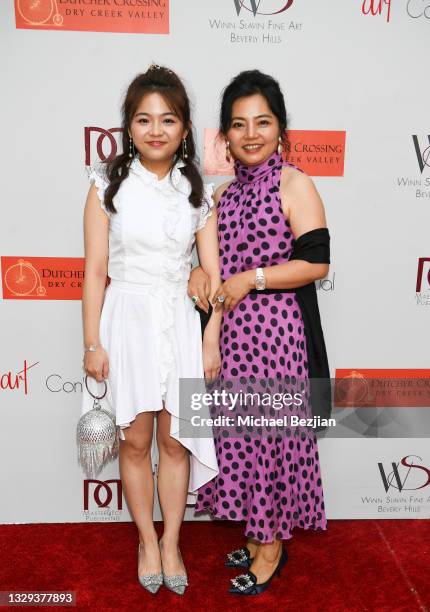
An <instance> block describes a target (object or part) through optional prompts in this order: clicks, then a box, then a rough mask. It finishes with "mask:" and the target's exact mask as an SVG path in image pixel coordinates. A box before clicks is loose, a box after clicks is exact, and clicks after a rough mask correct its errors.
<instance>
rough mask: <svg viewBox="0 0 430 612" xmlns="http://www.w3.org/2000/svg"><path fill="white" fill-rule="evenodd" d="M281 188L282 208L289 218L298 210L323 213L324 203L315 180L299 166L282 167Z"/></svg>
mask: <svg viewBox="0 0 430 612" xmlns="http://www.w3.org/2000/svg"><path fill="white" fill-rule="evenodd" d="M280 190H281V201H282V209H283V211H284V213H285V215H286V216H287V217H288V218H289V217H290V216H291V215H292V213H293V212H294V211H296V210H300V211H301V212H302V213H305V212H306V211H308V212H310V211H313V212H314V213H315V212H317V211H318V212H319V214H320V215H321V214H323V210H324V207H323V203H322V200H321V197H320V195H319V193H318V190H317V188H316V187H315V184H314V182H313V180H312V179H311V178H310V176H308V175H307V174H305V173H304V172H301V171H300V170H298V169H297V168H293V167H291V166H285V167H284V168H283V169H282V174H281V185H280Z"/></svg>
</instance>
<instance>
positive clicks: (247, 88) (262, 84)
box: [219, 70, 288, 150]
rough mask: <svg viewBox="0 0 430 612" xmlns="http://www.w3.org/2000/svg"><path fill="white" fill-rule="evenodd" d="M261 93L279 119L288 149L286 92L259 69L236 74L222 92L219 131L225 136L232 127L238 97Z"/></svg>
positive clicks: (284, 142)
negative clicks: (234, 106) (233, 110)
mask: <svg viewBox="0 0 430 612" xmlns="http://www.w3.org/2000/svg"><path fill="white" fill-rule="evenodd" d="M255 94H261V95H262V96H263V97H264V98H266V100H267V104H268V105H269V108H270V110H271V111H272V113H273V114H274V115H275V117H276V118H277V119H278V121H279V128H280V132H281V133H280V136H281V138H282V142H283V144H284V148H285V149H286V150H288V138H287V134H286V130H287V127H288V118H287V109H286V107H285V100H284V94H283V93H282V89H281V86H280V85H279V83H278V81H277V80H276V79H274V78H273V77H272V76H270V75H269V74H264V73H263V72H260V71H259V70H244V71H243V72H240V73H239V74H238V75H237V76H235V77H234V78H233V79H232V80H231V81H230V83H229V84H228V85H227V87H226V88H225V89H224V91H223V92H222V97H221V110H220V118H219V131H220V133H221V134H223V135H224V136H225V135H226V134H227V132H228V130H229V129H230V127H231V117H232V109H233V104H234V102H235V101H236V100H237V99H238V98H245V97H247V96H253V95H255Z"/></svg>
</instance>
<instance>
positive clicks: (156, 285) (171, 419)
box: [82, 65, 220, 594]
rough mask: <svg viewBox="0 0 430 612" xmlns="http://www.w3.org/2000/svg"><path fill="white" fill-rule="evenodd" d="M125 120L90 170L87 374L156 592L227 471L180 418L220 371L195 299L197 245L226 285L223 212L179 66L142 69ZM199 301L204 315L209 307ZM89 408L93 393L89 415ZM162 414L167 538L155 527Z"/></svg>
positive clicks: (180, 575) (146, 577)
mask: <svg viewBox="0 0 430 612" xmlns="http://www.w3.org/2000/svg"><path fill="white" fill-rule="evenodd" d="M122 119H123V121H122V127H123V151H124V152H123V153H122V154H120V155H118V156H117V157H116V158H115V159H114V160H113V161H111V162H110V163H108V164H103V166H104V167H102V165H99V167H97V168H93V171H92V173H91V176H90V178H91V179H92V180H93V181H94V184H92V185H91V187H90V190H89V193H88V198H87V202H86V206H85V214H84V235H85V283H84V289H83V298H82V301H83V327H84V344H85V351H84V369H85V371H86V373H87V374H88V375H89V376H92V377H93V378H95V379H96V380H97V381H99V382H102V381H103V380H106V383H107V386H108V393H107V399H108V400H109V402H110V404H111V406H112V408H113V410H114V412H115V415H116V424H117V425H118V426H119V427H120V440H121V441H120V454H119V466H120V474H121V480H122V484H123V489H124V493H125V497H126V500H127V505H128V508H129V510H130V513H131V515H132V517H133V519H134V521H135V523H136V526H137V528H138V532H139V549H138V577H139V581H140V583H141V584H142V586H144V587H145V588H146V589H147V590H149V591H151V592H152V593H155V592H156V591H157V590H158V588H159V586H160V585H161V583H162V582H163V581H164V584H165V585H166V586H167V587H168V588H170V589H171V590H173V591H175V592H176V593H179V594H182V593H183V592H184V590H185V587H186V585H187V584H188V582H187V575H186V571H185V568H184V565H183V561H182V558H181V554H180V551H179V545H178V543H179V531H180V527H181V524H182V520H183V516H184V511H185V505H186V501H187V494H188V492H194V491H197V489H198V488H199V487H201V486H202V485H203V484H204V483H205V482H208V481H209V480H211V479H212V478H213V477H214V476H215V475H216V474H217V473H218V466H217V461H216V456H215V450H214V444H213V439H212V438H209V437H206V438H198V437H192V438H183V437H181V436H180V420H179V379H180V378H195V379H198V378H200V379H202V378H203V376H205V377H206V378H213V377H215V376H217V374H218V373H219V368H220V354H219V346H218V345H217V343H212V344H211V341H210V339H208V338H211V337H212V338H213V337H216V336H217V334H216V333H213V332H214V330H216V329H219V325H220V316H219V315H218V313H213V315H212V316H211V318H210V321H209V323H208V325H207V328H206V330H210V332H212V333H210V334H209V336H208V335H207V334H206V332H205V335H204V338H203V345H202V337H201V328H200V317H199V315H198V313H197V311H196V309H195V308H194V305H193V303H192V301H191V300H190V298H189V297H188V295H187V283H188V278H189V274H190V269H191V251H192V248H193V245H194V242H195V241H196V243H197V249H198V253H199V258H200V261H201V263H202V265H203V266H205V268H206V270H209V271H211V273H210V276H211V282H213V286H218V285H219V281H220V277H219V270H218V268H217V264H215V267H214V263H213V262H217V260H218V244H217V241H216V239H214V237H213V236H214V232H212V231H211V226H212V225H213V224H216V211H215V210H212V206H213V202H212V188H211V187H208V186H205V185H204V184H203V182H202V179H201V176H200V174H199V172H198V170H197V168H196V167H195V165H194V157H195V144H194V139H193V134H192V126H191V121H190V105H189V100H188V96H187V93H186V91H185V88H184V86H183V84H182V82H181V81H180V79H179V78H178V77H177V75H176V74H175V73H173V72H172V71H171V70H168V69H167V68H162V67H160V66H154V65H153V66H151V67H150V68H149V69H148V71H147V72H145V73H144V74H141V75H139V76H137V77H136V78H135V79H134V80H133V82H132V83H131V84H130V86H129V88H128V91H127V94H126V97H125V100H124V104H123V107H122ZM107 276H109V278H110V279H111V282H110V284H109V286H108V287H107V288H105V286H106V277H107ZM201 307H202V308H204V309H205V310H207V307H208V304H207V302H206V303H204V300H202V303H201ZM217 326H218V327H217ZM91 407H92V398H91V396H90V395H89V394H88V392H84V400H83V411H86V410H89V409H90V408H91ZM154 417H156V419H157V424H156V438H157V444H158V452H159V465H158V477H157V484H158V496H159V501H160V506H161V511H162V515H163V520H164V532H163V536H162V539H161V540H160V542H158V536H157V533H156V531H155V528H154V524H153V502H154V482H153V471H152V465H151V445H152V439H153V430H154ZM181 418H183V415H182V414H181Z"/></svg>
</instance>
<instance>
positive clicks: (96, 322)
mask: <svg viewBox="0 0 430 612" xmlns="http://www.w3.org/2000/svg"><path fill="white" fill-rule="evenodd" d="M108 236H109V219H108V216H107V215H106V213H105V212H104V211H103V210H102V209H101V207H100V200H99V197H98V195H97V189H96V187H95V185H94V184H93V185H91V187H90V190H89V192H88V197H87V201H86V204H85V211H84V245H85V280H84V288H83V294H82V322H83V334H84V345H85V346H86V347H88V346H90V345H91V344H95V345H99V348H98V349H97V351H96V352H94V353H92V352H91V353H90V352H88V351H87V352H86V353H85V356H84V368H85V371H86V372H87V374H89V375H90V376H93V377H94V378H96V379H97V380H98V381H101V380H102V379H103V378H106V377H107V376H108V373H109V372H108V369H109V367H108V359H107V355H106V352H105V351H104V349H103V347H101V346H100V337H99V326H100V314H101V309H102V305H103V297H104V291H105V287H106V279H107V268H108V252H109V240H108Z"/></svg>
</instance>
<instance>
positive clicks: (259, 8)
mask: <svg viewBox="0 0 430 612" xmlns="http://www.w3.org/2000/svg"><path fill="white" fill-rule="evenodd" d="M233 2H234V6H235V7H236V12H237V14H238V15H240V13H241V12H242V10H243V11H249V12H250V13H252V14H253V15H254V17H255V16H256V15H265V16H268V15H279V13H283V12H284V11H286V10H287V9H289V8H290V6H291V5H292V4H293V2H294V0H288V2H285V0H233Z"/></svg>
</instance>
